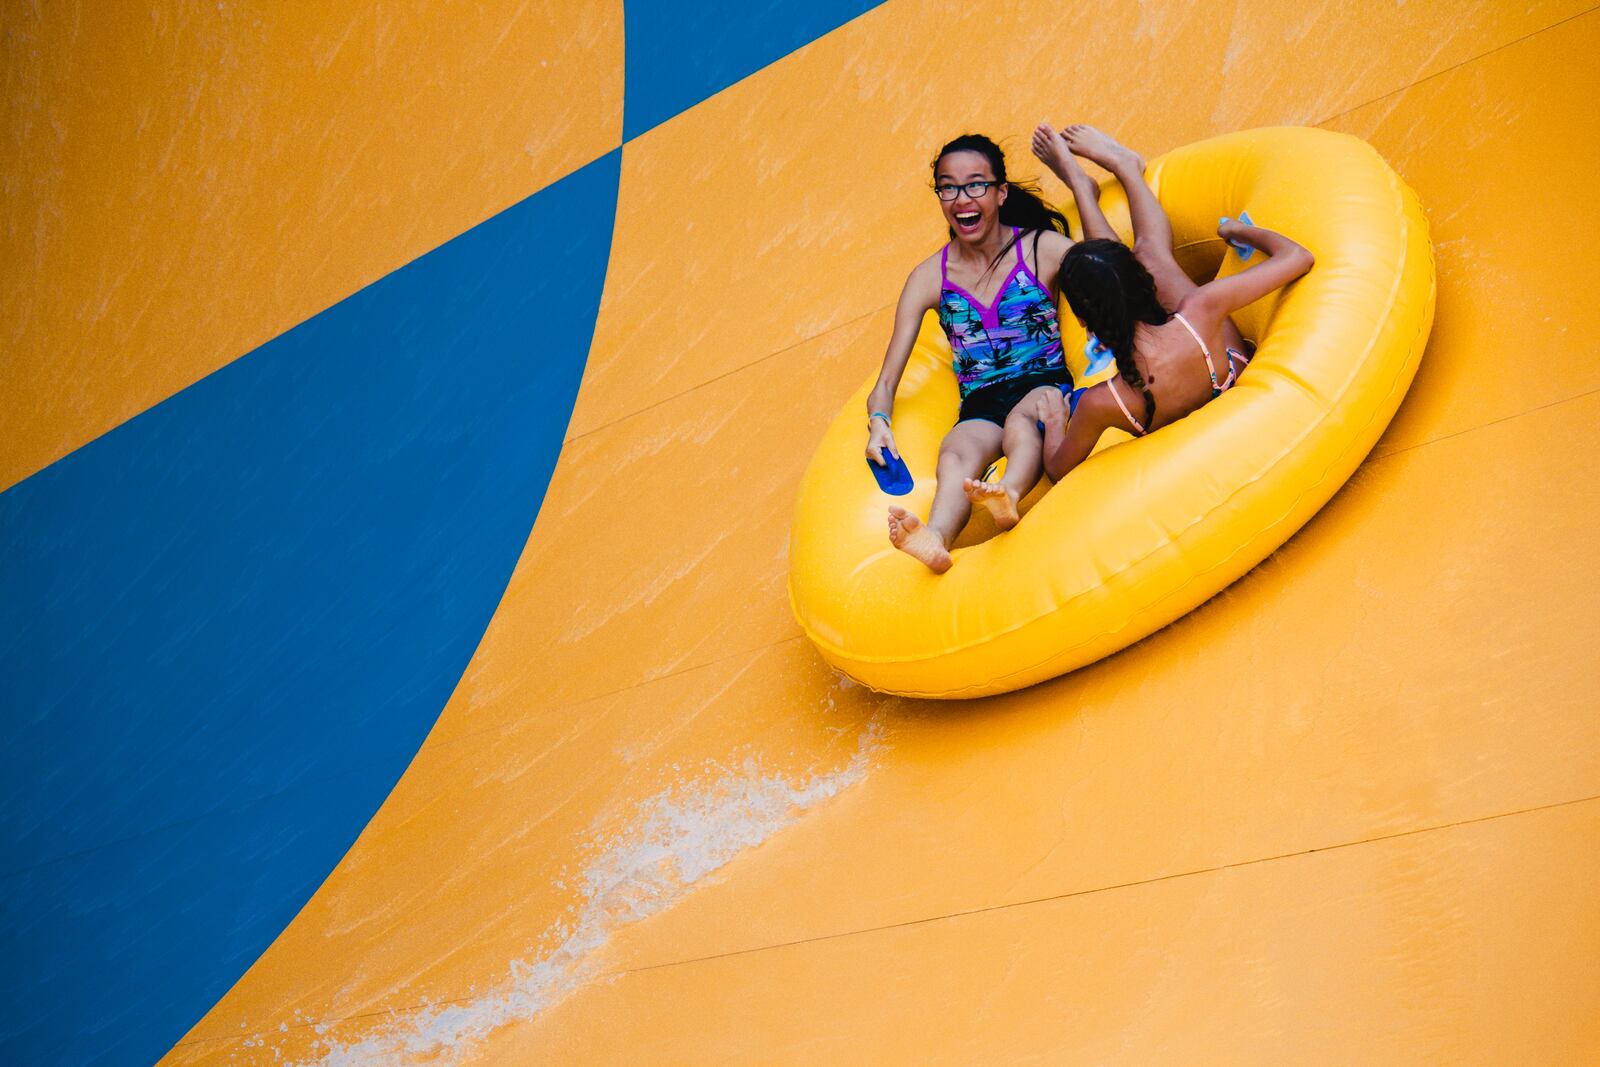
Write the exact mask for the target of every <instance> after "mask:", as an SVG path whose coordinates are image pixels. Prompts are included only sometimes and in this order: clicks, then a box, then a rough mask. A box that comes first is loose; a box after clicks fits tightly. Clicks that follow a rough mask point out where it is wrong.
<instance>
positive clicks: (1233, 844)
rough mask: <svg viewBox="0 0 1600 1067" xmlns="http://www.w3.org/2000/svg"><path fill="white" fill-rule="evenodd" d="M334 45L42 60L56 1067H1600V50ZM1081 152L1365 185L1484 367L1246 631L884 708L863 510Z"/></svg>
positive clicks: (959, 41) (833, 29)
mask: <svg viewBox="0 0 1600 1067" xmlns="http://www.w3.org/2000/svg"><path fill="white" fill-rule="evenodd" d="M280 7H281V6H274V5H266V4H259V3H230V4H227V5H216V4H200V3H187V2H174V3H170V4H163V5H159V6H158V7H156V8H155V9H153V10H139V11H135V10H134V9H131V8H128V9H123V10H120V11H112V10H109V9H104V8H103V7H97V6H92V5H84V4H73V3H66V4H59V5H49V6H47V7H33V6H29V5H24V4H20V3H12V2H7V3H5V6H4V9H3V10H4V26H5V34H4V41H3V45H0V46H3V48H4V50H5V52H4V60H5V61H4V72H5V73H4V79H5V87H6V92H5V101H4V107H5V128H6V129H7V131H8V145H9V146H10V148H9V150H8V151H7V152H6V154H5V155H4V156H3V157H0V167H3V174H4V181H5V188H6V190H7V195H6V196H5V198H4V207H3V208H0V210H3V211H4V213H5V227H4V230H3V233H0V242H3V244H0V247H3V249H4V252H3V257H0V261H3V263H4V270H3V271H0V274H3V276H4V279H5V280H4V283H3V285H0V311H3V314H0V322H3V323H4V326H3V329H4V330H5V342H4V349H3V352H4V355H3V357H0V397H3V398H4V399H3V400H0V679H3V680H0V708H3V710H4V715H5V719H4V721H5V725H6V727H7V732H8V735H9V739H10V744H9V745H8V747H7V752H6V755H5V757H4V759H5V763H4V774H3V775H0V814H3V820H0V825H3V827H4V831H3V833H4V835H5V837H4V839H5V849H4V852H3V855H0V861H3V863H4V868H3V870H0V880H3V882H4V887H3V891H0V901H3V904H0V907H3V909H4V911H3V918H4V923H3V930H4V932H3V934H0V958H3V959H4V960H5V962H6V967H5V976H4V978H0V983H3V985H4V991H5V997H4V1003H5V1004H6V1008H5V1009H4V1011H3V1013H0V1059H3V1060H4V1061H5V1062H7V1063H19V1064H35V1063H37V1064H52V1065H56V1064H133V1063H150V1062H155V1061H158V1060H159V1061H160V1062H162V1063H164V1064H173V1065H179V1064H181V1065H191V1064H193V1065H199V1064H219V1065H220V1064H232V1065H238V1064H300V1065H308V1067H309V1065H324V1067H357V1065H359V1067H366V1065H378V1064H384V1065H388V1064H412V1063H415V1064H435V1063H449V1064H480V1063H482V1064H522V1063H639V1062H650V1063H707V1062H737V1063H745V1062H762V1063H813V1062H818V1061H823V1060H833V1061H837V1062H846V1063H858V1062H859V1063H902V1062H903V1063H973V1062H994V1063H1033V1062H1037V1063H1148V1062H1186V1063H1188V1062H1238V1063H1278V1062H1284V1061H1285V1060H1288V1061H1292V1062H1308V1063H1322V1062H1326V1063H1349V1062H1384V1063H1414V1062H1459V1063H1485V1064H1491V1063H1495V1064H1497V1063H1506V1062H1537V1063H1592V1062H1594V1061H1595V1060H1596V1059H1597V1058H1600V967H1597V966H1596V965H1595V962H1594V961H1595V960H1596V959H1600V899H1597V898H1600V894H1597V892H1596V890H1595V886H1596V885H1600V715H1597V714H1596V712H1597V710H1600V700H1597V697H1596V695H1595V694H1596V693H1597V692H1600V665H1597V657H1596V656H1595V649H1596V647H1597V638H1600V618H1597V615H1596V612H1595V608H1594V605H1595V604H1596V603H1597V601H1600V558H1597V550H1596V542H1595V539H1594V537H1593V535H1592V531H1593V529H1594V528H1595V524H1596V521H1597V520H1600V458H1597V457H1600V364H1597V362H1596V361H1595V360H1594V359H1593V358H1592V351H1593V342H1592V340H1591V339H1592V338H1593V337H1595V336H1597V335H1600V311H1597V310H1596V304H1595V301H1594V300H1593V299H1592V296H1591V294H1592V292H1593V290H1594V289H1595V287H1596V286H1597V285H1600V269H1597V266H1596V259H1595V255H1594V249H1595V248H1596V247H1600V213H1597V212H1596V211H1595V210H1594V208H1593V203H1592V175H1593V174H1594V173H1596V172H1597V171H1600V136H1596V132H1597V131H1596V129H1595V126H1594V120H1593V118H1592V114H1591V113H1592V102H1593V100H1594V99H1596V98H1597V96H1600V73H1597V72H1596V70H1595V68H1594V64H1593V62H1592V56H1593V55H1594V54H1595V52H1596V50H1597V49H1600V9H1596V8H1594V7H1592V6H1590V5H1586V4H1584V3H1582V2H1577V3H1572V2H1559V0H1532V2H1529V3H1519V4H1505V3H1496V2H1483V3H1469V4H1466V5H1462V4H1444V3H1442V2H1434V0H1409V2H1407V3H1402V4H1395V3H1387V2H1378V0H1358V2H1356V3H1355V4H1354V5H1351V4H1331V3H1328V4H1312V5H1310V6H1308V7H1303V8H1295V9H1292V10H1291V9H1289V8H1286V7H1284V6H1283V5H1279V4H1272V3H1268V2H1266V0H1239V2H1238V3H1237V4H1235V5H1233V7H1232V8H1231V9H1230V10H1227V11H1218V10H1216V9H1215V8H1214V7H1213V6H1209V5H1192V6H1191V5H1181V4H1172V5H1163V4H1156V3H1118V4H1111V5H1099V4H1089V3H1086V2H1082V0H1066V2H1061V3H1054V4H1042V3H1033V2H1027V3H1016V4H1009V5H1003V6H1001V7H998V8H996V7H994V6H992V5H991V6H986V7H981V8H971V9H968V7H967V6H966V5H953V4H932V3H919V2H910V0H889V2H886V3H882V4H877V5H872V4H867V3H864V2H863V3H842V2H841V3H815V4H806V5H800V4H755V5H750V4H745V5H733V4H720V3H712V4H704V5H692V7H693V10H686V9H685V8H684V7H683V6H682V5H666V4H659V3H655V4H652V3H643V2H629V3H625V4H602V3H592V4H589V3H586V4H573V5H567V4H561V5H544V6H543V7H538V6H531V5H519V4H515V3H510V2H507V3H490V4H484V5H478V6H476V7H474V8H472V9H471V10H470V11H461V10H453V11H451V12H448V13H447V12H445V11H443V10H442V9H439V8H437V6H436V5H427V4H414V5H403V6H394V5H390V6H383V7H379V6H377V5H372V6H370V7H363V8H362V9H361V10H359V11H355V12H349V11H342V12H338V13H334V12H332V11H312V10H311V9H309V8H307V9H305V10H296V11H285V10H281V9H280ZM1586 116H1589V117H1586ZM1041 119H1050V120H1052V121H1056V122H1064V121H1072V120H1082V121H1089V122H1093V123H1096V124H1099V125H1101V126H1104V127H1105V128H1107V129H1109V130H1111V131H1113V132H1114V133H1116V134H1117V135H1118V136H1120V137H1122V138H1123V139H1124V140H1126V141H1127V142H1128V143H1130V144H1132V145H1134V146H1135V147H1136V148H1138V149H1139V150H1141V151H1143V152H1145V153H1147V154H1151V155H1154V154H1156V153H1159V152H1162V151H1166V150H1168V149H1171V148H1173V147H1176V146H1179V145H1183V144H1188V143H1191V142H1194V141H1197V140H1200V139H1202V138H1205V137H1209V136H1213V135H1215V134H1219V133H1224V132H1227V131H1232V130H1239V129H1246V128H1250V127H1256V126H1265V125H1285V124H1287V125H1312V126H1320V127H1322V128H1325V129H1330V130H1336V131H1340V132H1345V133H1350V134H1353V135H1355V136H1358V137H1360V138H1363V139H1364V140H1366V141H1368V142H1370V143H1371V144H1372V145H1373V146H1374V147H1376V148H1377V149H1378V151H1379V152H1380V153H1382V155H1383V156H1384V157H1385V158H1386V159H1387V160H1388V161H1389V163H1390V164H1391V165H1392V166H1393V167H1394V168H1395V169H1396V171H1398V172H1399V174H1400V175H1401V176H1402V177H1403V178H1404V179H1405V180H1406V182H1407V183H1409V184H1410V185H1411V186H1412V187H1413V188H1415V189H1416V191H1417V193H1418V194H1419V196H1420V197H1421V200H1422V203H1423V204H1424V206H1425V207H1426V209H1427V211H1428V215H1429V223H1430V226H1431V229H1432V236H1433V242H1434V248H1435V253H1436V258H1437V269H1438V305H1437V316H1436V319H1435V323H1434V328H1433V333H1432V339H1431V341H1430V343H1429V345H1428V348H1427V352H1426V354H1425V356H1424V358H1423V361H1422V365H1421V369H1420V371H1419V372H1418V374H1417V377H1416V380H1415V382H1414V384H1413V386H1412V388H1411V390H1410V393H1409V395H1408V396H1407V398H1406V400H1405V402H1404V404H1403V405H1402V407H1401V408H1400V411H1399V414H1398V415H1397V417H1396V418H1395V420H1394V421H1393V423H1392V424H1391V425H1390V427H1389V429H1388V431H1387V432H1386V433H1385V434H1384V436H1383V437H1382V439H1381V440H1380V441H1379V443H1378V444H1377V446H1376V447H1375V448H1374V449H1373V451H1372V453H1371V454H1370V455H1369V457H1368V458H1367V460H1366V462H1365V463H1364V464H1363V465H1362V466H1361V467H1360V468H1359V469H1358V470H1357V472H1356V474H1355V476H1354V477H1353V478H1352V479H1351V480H1350V482H1349V483H1348V484H1347V485H1346V486H1345V488H1344V489H1343V490H1342V491H1341V492H1340V493H1339V494H1338V495H1337V496H1335V497H1334V499H1333V500H1332V502H1331V503H1329V504H1328V505H1327V506H1326V507H1325V508H1324V509H1323V510H1322V511H1321V512H1320V513H1319V514H1318V515H1317V516H1316V517H1315V518H1314V519H1313V520H1312V521H1311V522H1310V524H1309V525H1307V526H1306V527H1305V528H1304V529H1303V530H1302V531H1301V532H1300V533H1299V534H1298V535H1296V536H1295V537H1294V538H1293V539H1292V540H1291V541H1290V542H1289V543H1288V544H1287V545H1285V546H1284V547H1283V548H1282V549H1280V550H1279V551H1278V552H1276V553H1274V554H1273V555H1272V556H1271V557H1269V558H1268V559H1267V560H1266V562H1264V563H1263V564H1261V565H1260V566H1258V567H1257V568H1256V569H1255V570H1254V571H1252V572H1251V573H1250V574H1249V575H1247V576H1246V577H1245V578H1244V579H1242V580H1241V581H1239V582H1237V583H1236V584H1234V585H1233V586H1231V587H1229V588H1228V589H1227V590H1226V591H1224V592H1223V593H1222V594H1220V595H1219V596H1217V597H1215V598H1213V599H1212V600H1210V601H1209V602H1207V603H1206V604H1204V605H1202V606H1201V607H1200V608H1199V609H1197V610H1196V611H1194V612H1193V613H1191V614H1190V615H1188V616H1186V617H1184V618H1183V619H1181V620H1179V621H1178V622H1177V623H1175V624H1173V625H1171V626H1169V627H1167V628H1166V629H1164V630H1161V631H1159V632H1157V633H1156V634H1154V635H1152V636H1151V637H1149V638H1147V639H1145V640H1144V641H1141V642H1139V643H1138V644H1136V645H1134V646H1133V647H1131V648H1129V649H1127V650H1125V651H1123V652H1121V653H1118V654H1117V655H1114V656H1112V657H1110V658H1108V659H1105V660H1103V661H1101V662H1099V663H1097V664H1094V665H1091V666H1089V667H1086V668H1084V669H1082V670H1079V671H1076V672H1074V673H1072V674H1069V675H1067V676H1065V677H1062V678H1059V679H1056V680H1054V681H1050V682H1046V683H1043V684H1040V685H1037V686H1034V687H1032V688H1029V689H1026V690H1023V691H1020V692H1017V693H1013V694H1009V695H1006V696H1001V697H993V698H986V699H983V700H978V701H969V702H961V703H938V702H931V701H916V700H908V699H899V698H890V697H884V696H880V695H877V694H874V693H872V692H871V691H869V690H866V689H863V688H861V687H859V686H855V685H852V684H850V683H849V682H847V681H845V680H844V679H842V678H840V677H839V676H837V675H835V674H834V673H832V672H831V671H830V670H828V669H827V667H826V666H825V665H824V664H823V662H822V660H821V659H820V657H819V656H818V654H817V653H816V651H815V650H814V649H813V648H812V647H811V646H810V645H809V644H808V643H807V642H806V641H805V639H804V638H803V636H802V635H801V634H800V631H799V629H798V627H797V625H796V624H795V622H794V620H793V618H792V616H791V614H790V611H789V607H788V602H787V597H786V593H785V581H786V577H787V572H788V559H789V543H788V538H789V529H790V520H791V517H792V515H793V508H794V500H795V492H796V488H797V485H798V482H799V479H800V476H801V474H802V472H803V471H804V469H805V466H806V463H807V462H808V460H809V459H810V456H811V453H812V451H813V449H814V448H815V446H816V443H817V441H818V440H819V439H820V437H821V435H822V433H823V430H824V429H825V428H826V427H827V425H828V424H829V423H830V422H831V421H832V419H833V417H834V416H835V414H836V413H837V411H838V409H839V408H840V406H841V405H842V404H843V403H844V402H845V400H846V398H848V397H849V396H850V395H851V394H853V393H854V392H855V391H856V389H857V388H858V387H859V385H860V383H861V381H862V380H863V379H864V378H866V377H867V376H868V375H869V374H871V373H873V372H874V371H875V369H876V362H877V358H878V353H879V352H881V347H882V344H883V343H884V342H885V341H886V340H887V338H888V334H889V325H890V321H891V316H892V306H893V302H894V300H895V297H896V295H897V294H898V291H899V286H900V283H901V281H902V280H903V277H904V274H905V272H906V270H908V269H909V268H910V266H911V265H912V264H913V263H915V262H916V261H917V260H918V259H920V258H922V257H923V256H925V255H927V254H928V253H929V252H930V251H932V250H934V249H935V248H937V246H938V243H939V242H940V240H942V237H943V229H942V224H941V220H940V218H939V215H938V213H937V210H936V208H935V205H934V202H933V198H932V197H931V196H930V195H929V194H928V190H927V178H928V172H927V165H928V162H929V160H930V158H931V156H932V154H933V152H934V151H935V150H936V148H937V147H938V145H939V144H940V143H941V142H942V141H944V140H946V139H948V138H949V137H950V136H953V135H954V134H956V133H959V132H963V131H965V130H977V131H982V132H988V133H991V134H993V135H994V136H996V137H1002V138H1004V139H1005V140H1006V145H1007V148H1008V150H1009V153H1010V158H1011V162H1012V168H1013V171H1014V172H1015V173H1018V174H1022V175H1032V174H1035V173H1037V170H1038V168H1037V167H1036V166H1034V165H1033V161H1032V160H1031V158H1030V157H1029V156H1028V154H1027V150H1026V145H1027V141H1026V134H1027V131H1029V130H1030V129H1031V128H1032V126H1033V125H1034V124H1035V123H1036V122H1038V121H1039V120H1041ZM1045 188H1046V191H1047V193H1048V194H1049V195H1051V196H1054V197H1061V196H1063V195H1064V191H1063V190H1062V189H1061V188H1060V187H1059V186H1057V185H1054V184H1053V179H1051V180H1050V181H1049V182H1047V183H1046V185H1045ZM1258 221H1261V222H1262V223H1263V224H1268V225H1270V222H1269V221H1268V220H1258Z"/></svg>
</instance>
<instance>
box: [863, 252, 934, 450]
mask: <svg viewBox="0 0 1600 1067" xmlns="http://www.w3.org/2000/svg"><path fill="white" fill-rule="evenodd" d="M938 302H939V271H938V268H937V266H935V264H934V261H933V260H931V259H929V260H924V261H923V262H922V263H919V264H918V265H917V267H916V269H915V270H913V271H912V272H911V276H910V277H908V278H907V279H906V284H905V288H904V289H902V290H900V302H899V303H898V304H896V305H895V309H894V332H893V333H891V334H890V335H889V348H888V350H887V351H885V352H884V354H883V368H882V369H881V370H880V371H878V382H877V384H876V385H874V386H873V387H872V392H871V393H869V394H867V458H868V459H870V460H871V461H872V462H874V463H876V464H877V465H878V466H880V467H882V466H884V463H885V460H884V458H883V454H884V451H885V450H886V449H887V450H888V452H889V454H890V455H894V456H898V455H899V454H900V449H899V446H897V445H896V444H895V440H894V431H893V430H892V429H890V428H889V420H888V418H887V417H879V416H890V415H893V414H894V392H895V390H896V389H898V388H899V387H900V376H901V375H902V374H904V373H905V371H906V362H907V361H908V360H910V358H911V346H912V345H913V344H915V343H916V340H917V331H918V330H920V329H921V328H922V316H923V315H924V314H925V313H926V312H927V311H929V310H930V309H931V308H933V306H934V305H935V304H937V303H938Z"/></svg>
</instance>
